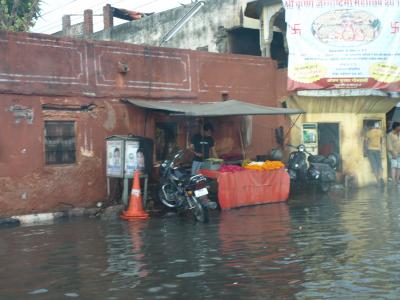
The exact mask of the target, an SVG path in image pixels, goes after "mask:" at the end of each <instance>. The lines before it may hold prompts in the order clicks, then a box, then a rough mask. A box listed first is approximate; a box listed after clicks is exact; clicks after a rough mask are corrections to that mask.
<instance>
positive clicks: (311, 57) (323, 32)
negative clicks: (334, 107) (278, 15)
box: [283, 0, 400, 92]
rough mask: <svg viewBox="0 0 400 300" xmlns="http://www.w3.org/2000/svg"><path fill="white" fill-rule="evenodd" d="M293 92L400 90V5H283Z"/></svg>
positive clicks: (315, 0)
mask: <svg viewBox="0 0 400 300" xmlns="http://www.w3.org/2000/svg"><path fill="white" fill-rule="evenodd" d="M283 5H284V7H285V10H286V23H287V26H288V27H287V41H288V46H289V70H288V75H289V78H288V89H289V90H291V91H294V90H308V89H360V88H372V89H381V90H386V91H397V92H399V91H400V0H283Z"/></svg>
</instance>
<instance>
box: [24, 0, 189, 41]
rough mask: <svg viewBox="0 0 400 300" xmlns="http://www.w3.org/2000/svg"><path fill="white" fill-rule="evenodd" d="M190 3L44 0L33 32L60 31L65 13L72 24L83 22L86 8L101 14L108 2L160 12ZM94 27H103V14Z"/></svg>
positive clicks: (166, 0)
mask: <svg viewBox="0 0 400 300" xmlns="http://www.w3.org/2000/svg"><path fill="white" fill-rule="evenodd" d="M190 3H191V0H179V1H175V0H53V1H51V0H43V1H42V4H41V6H40V8H41V15H42V17H41V18H39V19H38V20H37V21H36V24H35V26H34V27H33V28H32V29H31V32H38V33H47V34H50V33H54V32H57V31H60V30H61V29H62V28H61V27H62V26H61V22H62V21H61V20H62V16H63V15H72V16H71V23H72V24H76V23H81V22H83V11H84V10H85V9H92V10H93V14H94V15H101V14H103V6H105V5H106V4H111V6H114V7H117V8H125V9H128V10H134V11H140V12H160V11H163V10H167V9H171V8H174V7H177V6H180V5H181V4H190ZM74 15H78V16H74ZM123 22H126V21H123V20H119V19H116V18H114V25H118V24H121V23H123ZM93 27H94V31H95V32H96V31H99V30H102V29H103V17H102V16H94V17H93Z"/></svg>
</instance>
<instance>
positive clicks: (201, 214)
mask: <svg viewBox="0 0 400 300" xmlns="http://www.w3.org/2000/svg"><path fill="white" fill-rule="evenodd" d="M192 204H193V206H194V207H193V209H192V213H193V216H194V218H195V220H196V221H198V222H201V223H208V221H210V218H209V215H208V207H205V206H204V205H203V204H201V202H200V200H199V199H197V198H196V197H194V196H192Z"/></svg>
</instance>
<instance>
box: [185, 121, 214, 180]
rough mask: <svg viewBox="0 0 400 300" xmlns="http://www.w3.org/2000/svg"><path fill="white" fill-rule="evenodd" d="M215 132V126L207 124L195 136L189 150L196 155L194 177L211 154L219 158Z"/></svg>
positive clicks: (194, 157)
mask: <svg viewBox="0 0 400 300" xmlns="http://www.w3.org/2000/svg"><path fill="white" fill-rule="evenodd" d="M213 131H214V128H213V126H212V125H211V124H210V123H205V124H204V126H203V127H202V128H200V133H199V134H195V135H194V136H193V137H192V140H191V143H190V148H189V149H190V150H191V151H192V153H193V154H194V156H193V162H192V175H196V174H197V172H198V171H199V170H200V169H201V167H202V166H203V162H204V160H205V159H207V158H209V157H210V152H211V154H212V156H213V157H218V156H217V153H216V151H215V143H214V139H213V137H212V133H213Z"/></svg>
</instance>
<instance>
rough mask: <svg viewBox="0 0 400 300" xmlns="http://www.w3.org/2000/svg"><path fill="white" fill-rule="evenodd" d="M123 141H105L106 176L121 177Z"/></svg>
mask: <svg viewBox="0 0 400 300" xmlns="http://www.w3.org/2000/svg"><path fill="white" fill-rule="evenodd" d="M123 145H124V142H123V141H107V176H109V177H123V174H124V173H123V171H124V169H123V157H124V148H123Z"/></svg>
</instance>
